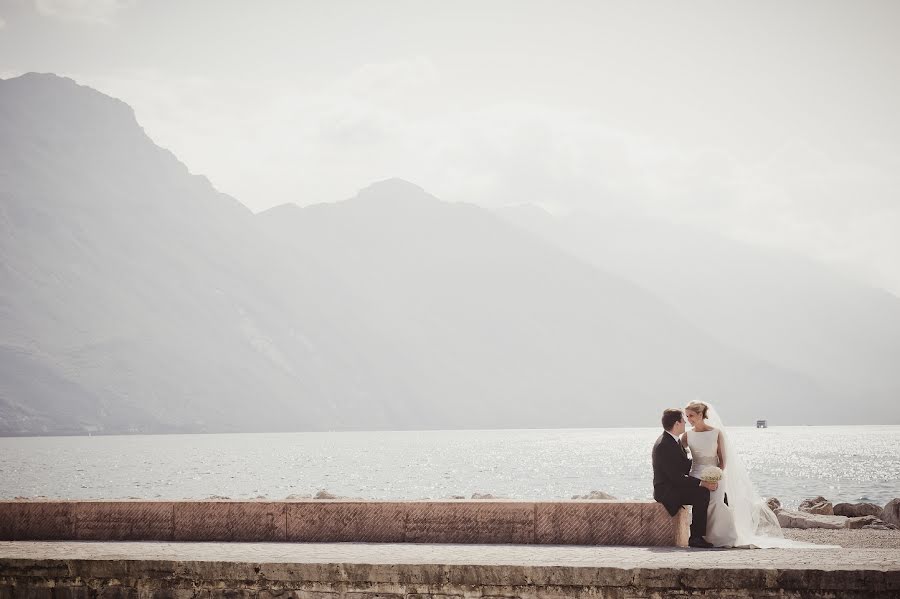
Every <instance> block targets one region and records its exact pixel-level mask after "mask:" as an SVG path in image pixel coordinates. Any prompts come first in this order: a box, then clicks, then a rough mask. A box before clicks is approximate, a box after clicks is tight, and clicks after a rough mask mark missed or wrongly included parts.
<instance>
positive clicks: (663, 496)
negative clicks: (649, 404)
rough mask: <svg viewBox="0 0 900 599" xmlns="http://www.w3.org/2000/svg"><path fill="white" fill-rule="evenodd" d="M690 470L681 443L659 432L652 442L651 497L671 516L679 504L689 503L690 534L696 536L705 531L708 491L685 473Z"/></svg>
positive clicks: (676, 510)
mask: <svg viewBox="0 0 900 599" xmlns="http://www.w3.org/2000/svg"><path fill="white" fill-rule="evenodd" d="M690 471H691V460H689V459H688V457H687V453H686V452H685V450H684V448H683V447H682V446H681V443H679V442H678V441H677V440H676V439H675V437H673V436H672V435H670V434H669V433H667V432H665V431H663V434H662V435H660V436H659V439H657V440H656V443H655V444H654V445H653V499H655V500H656V501H658V502H660V503H661V504H663V505H664V506H666V509H667V510H668V511H669V513H670V514H671V515H673V516H674V515H675V514H677V513H678V510H680V509H681V506H683V505H690V506H692V507H693V508H694V509H693V516H692V518H691V537H692V538H699V537H702V536H703V535H705V534H706V509H707V507H708V506H709V491H708V490H706V489H705V488H704V487H701V486H700V479H698V478H694V477H693V476H689V475H688V473H689V472H690Z"/></svg>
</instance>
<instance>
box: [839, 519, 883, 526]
mask: <svg viewBox="0 0 900 599" xmlns="http://www.w3.org/2000/svg"><path fill="white" fill-rule="evenodd" d="M873 525H884V522H882V521H881V520H879V519H878V518H876V517H875V516H857V517H855V518H847V528H866V527H868V526H873Z"/></svg>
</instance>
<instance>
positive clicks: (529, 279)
mask: <svg viewBox="0 0 900 599" xmlns="http://www.w3.org/2000/svg"><path fill="white" fill-rule="evenodd" d="M0 137H2V139H4V143H3V144H2V147H0V233H2V235H0V260H2V266H3V268H2V270H0V434H7V435H8V434H63V433H84V432H105V433H112V432H187V431H210V432H220V431H263V430H272V431H276V430H285V431H286V430H344V429H416V428H502V427H547V426H609V425H630V426H641V425H647V426H653V425H655V424H656V423H657V421H658V417H659V412H660V411H661V409H662V408H664V407H667V406H670V405H681V404H683V403H684V402H686V401H688V400H690V399H694V398H695V397H702V398H706V399H711V400H713V401H717V403H718V404H719V405H721V406H722V407H723V410H725V412H726V414H728V415H729V416H730V417H731V421H732V422H735V423H748V422H749V421H750V420H752V419H754V418H756V417H764V416H767V417H769V418H770V419H771V420H776V416H774V415H775V414H777V415H778V416H777V421H778V422H780V423H810V424H813V423H826V422H833V421H834V420H835V416H834V415H835V414H837V413H840V414H841V417H842V418H843V417H844V416H845V413H844V412H843V411H842V410H843V406H844V402H847V401H853V402H856V405H857V406H858V407H860V408H861V411H860V412H859V416H860V417H859V419H858V420H856V421H857V422H872V421H873V420H872V419H871V418H868V416H867V412H866V409H867V406H868V409H874V407H873V406H872V405H871V404H869V403H867V402H868V399H867V398H866V397H865V396H864V394H861V393H858V392H857V390H856V389H855V388H852V387H847V388H837V389H835V388H832V386H831V385H830V384H829V383H828V381H822V380H821V379H820V378H818V377H817V376H816V375H815V373H811V372H809V371H804V370H802V369H798V368H796V367H795V366H785V365H784V364H782V363H780V362H778V361H776V360H771V359H770V357H768V356H764V355H759V354H754V353H753V352H751V351H748V350H747V349H746V348H741V347H740V346H739V344H735V343H732V342H730V341H729V340H728V339H724V338H721V337H717V336H716V335H713V334H710V332H709V331H708V330H704V328H703V327H702V326H698V325H697V324H696V323H695V322H693V321H692V320H691V319H690V318H685V317H684V316H683V315H682V314H681V313H680V311H679V309H676V308H675V307H673V305H674V304H672V303H671V302H670V301H668V300H663V299H660V296H658V295H655V294H654V293H651V292H649V291H647V288H646V287H643V286H640V285H638V284H635V283H633V282H631V281H630V280H628V277H623V276H622V275H621V273H616V272H615V269H613V268H600V267H599V266H598V264H596V263H591V260H590V259H584V258H583V257H573V256H572V255H571V254H570V253H569V252H568V251H566V250H564V249H560V248H559V247H557V244H556V242H555V241H553V240H550V239H548V238H546V237H545V236H542V235H535V234H534V233H533V232H529V231H524V230H522V229H521V228H520V226H517V225H514V224H510V223H508V222H506V221H505V220H504V219H502V218H500V217H498V216H497V215H495V214H492V213H490V212H488V211H486V210H484V209H481V208H479V207H477V206H474V205H470V204H450V203H447V202H443V201H441V200H440V199H438V198H436V197H434V196H432V195H430V194H428V193H427V192H426V191H425V190H424V189H422V188H421V187H418V186H416V185H413V184H411V183H408V182H405V181H402V180H399V179H390V180H387V181H383V182H380V183H376V184H373V185H371V186H369V187H368V188H366V189H364V190H362V191H360V193H359V194H357V196H355V197H354V198H351V199H349V200H346V201H343V202H338V203H334V204H320V205H313V206H309V207H306V208H300V207H299V206H295V205H287V206H279V207H276V208H273V209H271V210H268V211H266V212H263V213H261V214H258V215H254V214H252V213H251V212H250V211H249V210H247V209H246V208H245V207H244V206H242V205H241V204H240V203H239V202H238V201H236V200H235V199H234V198H231V197H229V196H227V195H225V194H222V193H219V192H218V191H216V190H215V189H214V188H213V187H212V186H211V185H210V184H209V182H208V181H207V180H206V179H205V178H203V177H199V176H196V175H191V174H190V173H189V171H188V170H187V168H186V167H185V166H184V165H183V164H181V163H180V162H179V161H178V160H177V159H176V158H175V157H174V156H173V155H172V154H171V153H170V152H168V151H166V150H163V149H161V148H159V147H158V146H156V145H155V144H153V143H152V141H151V140H150V139H149V138H148V137H147V136H146V135H145V134H144V133H143V131H142V130H141V129H140V127H139V125H138V124H137V121H136V120H135V118H134V115H133V112H132V111H131V110H130V108H128V107H127V105H125V104H124V103H122V102H120V101H118V100H114V99H112V98H109V97H107V96H105V95H103V94H100V93H99V92H96V91H94V90H91V89H90V88H86V87H83V86H79V85H77V84H75V83H74V82H73V81H71V80H68V79H64V78H60V77H56V76H53V75H36V74H29V75H25V76H22V77H18V78H15V79H9V80H0ZM663 297H664V296H663ZM839 411H840V412H839ZM847 417H848V418H849V419H850V420H851V421H853V415H852V414H851V415H849V416H847ZM885 417H886V418H887V419H891V418H893V420H894V421H897V410H896V408H894V411H893V412H888V413H887V414H886V415H885ZM879 420H882V421H883V419H881V418H880V419H879Z"/></svg>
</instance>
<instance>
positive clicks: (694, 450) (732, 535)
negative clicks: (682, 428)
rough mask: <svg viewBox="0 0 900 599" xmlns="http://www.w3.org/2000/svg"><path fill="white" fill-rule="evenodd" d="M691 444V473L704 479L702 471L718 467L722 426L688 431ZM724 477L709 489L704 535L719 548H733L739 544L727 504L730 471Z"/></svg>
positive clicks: (731, 513)
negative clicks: (726, 494) (712, 489)
mask: <svg viewBox="0 0 900 599" xmlns="http://www.w3.org/2000/svg"><path fill="white" fill-rule="evenodd" d="M685 434H686V435H687V442H688V447H689V448H690V450H691V459H692V460H693V464H692V465H691V476H693V477H694V478H702V474H703V471H704V470H706V469H707V468H709V467H711V466H719V456H718V455H717V454H716V450H717V449H718V446H719V429H713V430H709V431H695V430H689V431H687V432H686V433H685ZM723 474H724V476H723V477H722V480H720V481H719V486H718V488H717V489H716V490H715V491H710V492H709V507H708V508H707V511H706V513H707V517H706V534H705V535H704V538H705V539H706V540H707V541H709V542H710V543H712V544H713V545H715V546H716V547H734V546H735V545H737V544H738V538H737V527H736V526H735V523H734V513H733V512H732V508H731V506H730V505H726V504H725V493H726V491H725V489H726V485H727V483H726V479H727V478H728V473H727V472H724V473H723Z"/></svg>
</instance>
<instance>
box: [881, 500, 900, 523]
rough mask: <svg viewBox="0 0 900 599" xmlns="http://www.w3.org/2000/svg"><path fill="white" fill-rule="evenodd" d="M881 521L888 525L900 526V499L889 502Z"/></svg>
mask: <svg viewBox="0 0 900 599" xmlns="http://www.w3.org/2000/svg"><path fill="white" fill-rule="evenodd" d="M881 519H882V520H884V521H885V522H887V523H888V524H893V525H894V526H900V497H895V498H893V499H891V500H890V501H888V502H887V505H885V506H884V511H883V512H882V513H881Z"/></svg>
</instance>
